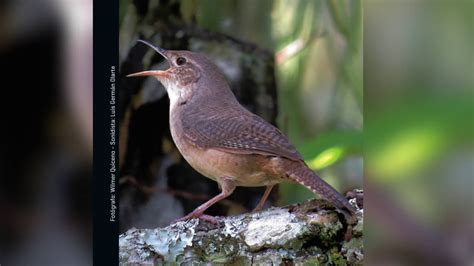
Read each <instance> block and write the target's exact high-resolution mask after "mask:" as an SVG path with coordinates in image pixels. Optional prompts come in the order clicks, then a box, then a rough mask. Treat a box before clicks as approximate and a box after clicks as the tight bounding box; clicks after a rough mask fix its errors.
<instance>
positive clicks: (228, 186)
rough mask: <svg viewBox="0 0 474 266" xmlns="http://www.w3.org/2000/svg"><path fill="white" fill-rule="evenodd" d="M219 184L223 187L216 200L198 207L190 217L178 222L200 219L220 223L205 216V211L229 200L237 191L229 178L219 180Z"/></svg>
mask: <svg viewBox="0 0 474 266" xmlns="http://www.w3.org/2000/svg"><path fill="white" fill-rule="evenodd" d="M217 182H219V185H220V187H221V190H222V191H221V193H220V194H219V195H217V196H215V197H214V198H212V199H210V200H208V201H207V202H205V203H203V204H202V205H201V206H199V207H197V208H196V209H195V210H194V211H192V212H191V213H189V214H188V215H186V216H184V217H182V218H180V219H178V220H177V221H186V220H189V219H192V218H199V219H203V220H206V221H209V222H211V223H218V222H217V219H216V218H215V217H213V216H210V215H206V214H203V213H204V211H206V210H207V209H208V208H209V207H211V206H212V205H214V204H216V203H217V202H219V201H221V200H223V199H225V198H227V197H228V196H230V194H232V192H234V189H235V184H234V182H233V181H232V180H230V179H227V178H221V179H218V180H217Z"/></svg>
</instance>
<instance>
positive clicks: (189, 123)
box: [182, 110, 302, 161]
mask: <svg viewBox="0 0 474 266" xmlns="http://www.w3.org/2000/svg"><path fill="white" fill-rule="evenodd" d="M184 117H185V119H183V120H182V125H183V132H184V136H185V137H186V139H187V140H188V141H189V142H190V143H191V144H193V145H195V146H197V147H199V148H205V149H207V148H214V149H219V150H225V151H227V152H232V153H240V154H263V155H274V156H282V157H285V158H288V159H290V160H295V161H299V160H302V157H301V155H300V154H299V153H298V151H296V149H295V147H293V145H291V144H290V142H289V141H288V139H287V138H286V137H285V136H284V135H283V134H282V133H281V132H280V130H278V129H277V128H276V127H274V126H272V125H271V124H269V123H268V122H266V121H265V120H264V119H262V118H261V117H259V116H257V115H254V114H252V113H250V112H247V111H244V112H231V111H229V110H226V111H225V112H217V111H216V112H206V113H205V114H204V113H201V112H199V113H187V114H186V113H185V114H184Z"/></svg>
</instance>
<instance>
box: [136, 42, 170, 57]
mask: <svg viewBox="0 0 474 266" xmlns="http://www.w3.org/2000/svg"><path fill="white" fill-rule="evenodd" d="M138 42H141V43H143V44H146V45H148V46H150V47H151V48H152V49H153V50H155V51H157V52H158V53H159V54H160V55H162V56H163V57H164V58H165V59H166V60H168V56H166V50H165V49H163V48H161V47H159V46H155V45H153V44H151V43H149V42H147V41H144V40H138Z"/></svg>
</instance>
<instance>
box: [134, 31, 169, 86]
mask: <svg viewBox="0 0 474 266" xmlns="http://www.w3.org/2000/svg"><path fill="white" fill-rule="evenodd" d="M138 41H139V42H141V43H144V44H146V45H148V46H150V47H151V48H152V49H153V50H155V51H156V52H158V53H159V54H160V55H162V56H163V57H164V58H165V59H166V60H168V57H167V56H166V54H165V53H166V50H165V49H163V48H161V47H158V46H154V45H153V44H151V43H149V42H147V41H143V40H138ZM148 76H154V77H156V78H168V77H169V73H168V72H167V71H166V70H165V71H162V70H149V71H142V72H137V73H133V74H129V75H127V77H148Z"/></svg>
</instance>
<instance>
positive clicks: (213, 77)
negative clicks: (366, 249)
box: [127, 40, 356, 223]
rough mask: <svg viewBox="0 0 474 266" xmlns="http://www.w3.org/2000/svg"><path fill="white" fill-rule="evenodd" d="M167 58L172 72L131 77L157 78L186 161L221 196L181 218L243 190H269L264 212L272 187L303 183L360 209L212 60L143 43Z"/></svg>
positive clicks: (351, 210)
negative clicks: (238, 93) (241, 96)
mask: <svg viewBox="0 0 474 266" xmlns="http://www.w3.org/2000/svg"><path fill="white" fill-rule="evenodd" d="M138 42H140V43H143V44H145V45H147V46H149V47H150V48H152V49H153V50H154V51H156V52H157V53H159V54H160V55H161V56H163V57H164V58H165V59H166V61H167V62H168V64H169V68H168V69H166V70H147V71H141V72H137V73H133V74H129V75H127V77H154V78H156V79H157V80H158V81H159V82H161V83H162V85H163V86H164V88H165V89H166V92H167V94H168V97H169V99H170V107H169V125H170V131H171V136H172V138H173V141H174V143H175V145H176V147H177V149H178V150H179V152H180V153H181V155H182V156H183V158H184V159H185V160H186V161H187V162H188V163H189V165H191V167H193V168H194V169H195V170H196V171H197V172H199V173H200V174H202V175H203V176H205V177H207V178H210V179H212V180H214V181H216V182H217V183H218V185H219V187H220V190H221V192H220V193H219V194H218V195H216V196H215V197H213V198H211V199H210V200H208V201H207V202H205V203H203V204H202V205H200V206H199V207H197V208H196V209H195V210H193V211H192V212H191V213H189V214H187V215H186V216H184V217H182V218H181V219H179V221H185V220H189V219H192V218H200V219H203V220H207V221H209V222H213V223H216V222H217V219H216V218H215V217H213V216H210V215H207V214H204V212H205V211H206V210H207V209H208V208H209V207H210V206H212V205H214V204H216V203H217V202H219V201H221V200H223V199H225V198H227V197H228V196H230V195H231V194H232V192H233V191H234V189H235V188H236V187H238V186H240V187H266V189H265V192H264V193H263V196H262V198H261V200H260V201H259V203H258V204H257V206H256V207H255V209H254V211H255V212H257V211H260V210H262V208H263V206H264V203H265V201H266V200H267V198H268V196H269V195H270V192H271V190H272V188H273V187H274V186H275V185H276V184H279V183H281V182H284V181H287V182H293V183H294V182H296V183H299V184H301V185H303V186H305V187H306V188H308V189H309V190H311V191H312V192H313V193H315V194H318V195H319V196H320V197H322V198H324V199H326V200H328V201H329V202H330V203H331V204H332V205H334V206H335V207H336V208H339V209H341V210H343V211H344V212H346V213H347V211H349V213H350V214H354V213H355V212H356V209H355V207H354V206H352V205H351V204H350V203H349V202H348V200H347V199H346V198H345V197H344V196H342V195H341V194H340V193H339V192H338V191H337V190H336V189H334V188H333V187H332V186H331V185H329V184H328V183H326V182H325V181H324V180H323V179H321V178H320V177H319V176H318V175H317V174H316V173H314V172H313V171H312V170H311V169H310V168H309V167H308V165H307V164H306V163H305V161H304V160H303V157H302V156H301V154H300V153H299V152H298V151H297V150H296V148H295V147H294V146H293V145H292V144H291V143H290V142H289V140H288V138H287V137H286V136H285V135H284V134H283V133H282V132H281V131H280V130H279V129H278V128H276V127H275V126H273V125H271V124H270V123H268V122H267V121H265V120H264V119H263V118H261V117H260V116H258V115H256V114H254V113H252V112H250V111H249V110H247V109H246V108H245V107H243V106H242V105H241V104H240V103H239V102H238V100H237V98H236V97H235V95H234V94H233V92H232V90H231V88H230V86H229V84H228V82H227V80H226V78H225V76H224V74H223V73H222V72H221V70H220V69H219V68H218V67H217V66H216V64H215V63H214V62H212V61H211V60H210V59H209V58H207V57H206V56H205V55H203V54H201V53H196V52H191V51H186V50H166V49H163V48H161V47H159V46H155V45H153V44H151V43H149V42H147V41H144V40H138Z"/></svg>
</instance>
